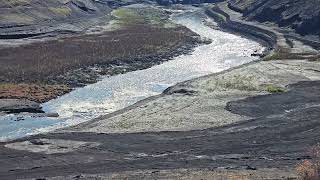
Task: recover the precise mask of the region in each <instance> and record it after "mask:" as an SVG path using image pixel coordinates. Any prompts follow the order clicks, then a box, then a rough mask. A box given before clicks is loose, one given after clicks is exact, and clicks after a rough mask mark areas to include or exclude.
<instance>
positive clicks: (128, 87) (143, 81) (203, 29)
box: [0, 12, 263, 139]
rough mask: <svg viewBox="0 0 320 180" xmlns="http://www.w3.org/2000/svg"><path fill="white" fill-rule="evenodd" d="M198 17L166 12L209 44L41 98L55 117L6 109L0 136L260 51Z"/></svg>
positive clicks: (105, 106) (107, 105) (101, 110)
mask: <svg viewBox="0 0 320 180" xmlns="http://www.w3.org/2000/svg"><path fill="white" fill-rule="evenodd" d="M204 18H206V17H204V15H203V13H201V12H188V13H183V14H180V15H175V16H173V17H172V19H173V20H174V21H175V22H176V23H179V24H182V25H184V26H187V27H188V28H190V29H191V30H193V31H194V32H196V33H198V34H200V35H201V36H202V37H206V38H209V39H211V40H212V41H213V42H212V44H209V45H203V46H199V47H197V48H195V50H194V52H193V53H192V54H191V55H182V56H179V57H176V58H175V59H174V60H171V61H168V62H165V63H163V64H161V65H157V66H154V67H152V68H149V69H145V70H140V71H134V72H129V73H126V74H121V75H116V76H112V77H106V78H103V79H102V80H101V81H99V82H98V83H95V84H91V85H88V86H86V87H83V88H79V89H77V90H75V91H72V92H71V93H69V94H66V95H64V96H62V97H59V98H58V99H55V100H51V101H49V102H47V103H45V104H43V108H44V110H45V111H46V112H58V113H59V114H60V117H59V118H58V119H54V118H32V117H26V118H25V120H24V121H13V120H10V118H11V119H14V118H16V117H14V116H12V115H10V116H6V117H2V118H0V120H1V119H3V118H4V120H1V121H0V127H1V128H0V137H2V139H5V138H16V137H21V136H25V135H27V134H30V133H38V132H46V131H49V130H52V129H56V128H59V127H65V126H70V125H74V124H78V123H80V122H84V121H88V120H90V119H92V118H95V117H98V116H100V115H103V114H107V113H110V112H114V111H116V110H119V109H122V108H124V107H126V106H129V105H132V104H134V103H135V102H137V101H139V100H142V99H145V98H147V97H150V96H153V95H157V94H160V93H161V92H162V91H163V90H165V89H166V88H167V87H169V86H172V85H174V84H176V83H178V82H181V81H185V80H189V79H192V78H195V77H200V76H203V75H207V74H211V73H215V72H219V71H222V70H225V69H228V68H231V67H234V66H239V65H241V64H244V63H247V62H250V61H253V60H254V59H256V57H251V54H252V53H253V52H254V51H255V50H258V51H262V49H263V48H262V47H261V46H260V45H259V44H258V43H256V42H252V41H251V40H247V39H244V38H241V37H239V36H236V35H232V34H228V33H225V32H221V31H218V30H213V29H211V28H209V27H207V26H205V25H204V24H203V19H204ZM0 139H1V138H0Z"/></svg>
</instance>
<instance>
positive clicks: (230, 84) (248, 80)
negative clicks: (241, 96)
mask: <svg viewBox="0 0 320 180" xmlns="http://www.w3.org/2000/svg"><path fill="white" fill-rule="evenodd" d="M208 83H209V84H210V85H209V87H210V86H212V84H213V86H212V87H211V88H210V90H215V89H221V88H222V89H237V90H243V91H257V90H259V88H258V86H257V85H256V84H255V77H254V76H243V75H234V76H231V77H229V76H228V77H225V76H222V77H221V78H219V79H215V80H214V81H213V82H208Z"/></svg>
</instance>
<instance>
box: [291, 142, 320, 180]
mask: <svg viewBox="0 0 320 180" xmlns="http://www.w3.org/2000/svg"><path fill="white" fill-rule="evenodd" d="M308 154H309V155H310V157H311V159H310V160H304V161H302V162H301V163H299V164H298V166H297V167H296V170H297V173H298V175H299V176H300V177H301V178H302V179H303V180H320V144H317V145H316V146H313V147H311V149H310V150H309V151H308Z"/></svg>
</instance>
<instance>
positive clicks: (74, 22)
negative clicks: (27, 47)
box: [0, 0, 132, 39]
mask: <svg viewBox="0 0 320 180" xmlns="http://www.w3.org/2000/svg"><path fill="white" fill-rule="evenodd" d="M130 3H132V1H131V0H119V1H117V0H0V12H1V14H0V35H2V38H5V39H8V38H9V39H15V38H20V37H24V36H26V37H28V36H31V35H32V34H33V35H38V34H41V33H46V32H52V31H58V30H59V31H79V30H81V29H83V28H85V27H87V26H90V24H92V23H95V20H92V19H93V18H96V17H101V16H103V15H106V14H108V13H110V12H111V9H112V8H115V7H119V6H121V5H126V4H130ZM17 34H19V35H20V36H13V35H17ZM11 36H12V37H11Z"/></svg>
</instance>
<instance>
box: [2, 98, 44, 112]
mask: <svg viewBox="0 0 320 180" xmlns="http://www.w3.org/2000/svg"><path fill="white" fill-rule="evenodd" d="M0 112H5V113H21V112H29V113H44V111H42V109H41V106H40V104H39V103H36V102H33V101H30V100H26V99H0Z"/></svg>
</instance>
